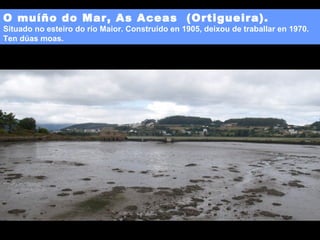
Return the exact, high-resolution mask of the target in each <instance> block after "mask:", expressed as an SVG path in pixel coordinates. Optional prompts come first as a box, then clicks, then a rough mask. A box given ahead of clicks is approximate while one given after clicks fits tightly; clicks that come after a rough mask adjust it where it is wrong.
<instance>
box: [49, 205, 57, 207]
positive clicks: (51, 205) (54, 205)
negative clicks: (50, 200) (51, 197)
mask: <svg viewBox="0 0 320 240" xmlns="http://www.w3.org/2000/svg"><path fill="white" fill-rule="evenodd" d="M56 206H57V205H55V204H51V205H49V207H56Z"/></svg>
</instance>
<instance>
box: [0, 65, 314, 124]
mask: <svg viewBox="0 0 320 240" xmlns="http://www.w3.org/2000/svg"><path fill="white" fill-rule="evenodd" d="M0 109H1V110H3V111H5V112H7V113H9V112H13V113H14V114H15V115H16V117H17V118H18V119H22V118H25V117H33V118H34V119H36V121H37V123H84V122H101V123H119V124H124V123H135V122H141V121H142V120H144V119H147V118H154V119H160V118H163V117H166V116H171V115H186V116H201V117H209V118H211V119H212V120H217V119H219V120H227V119H229V118H243V117H275V118H283V119H285V120H287V122H288V123H289V124H297V125H304V124H309V123H313V122H315V121H319V119H320V71H318V70H10V71H9V70H8V71H7V70H0Z"/></svg>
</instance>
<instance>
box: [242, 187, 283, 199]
mask: <svg viewBox="0 0 320 240" xmlns="http://www.w3.org/2000/svg"><path fill="white" fill-rule="evenodd" d="M242 192H243V193H267V194H268V195H272V196H279V197H282V196H284V195H285V194H284V193H283V192H280V191H278V190H276V189H268V188H267V187H266V186H263V187H259V188H252V189H247V190H244V191H242Z"/></svg>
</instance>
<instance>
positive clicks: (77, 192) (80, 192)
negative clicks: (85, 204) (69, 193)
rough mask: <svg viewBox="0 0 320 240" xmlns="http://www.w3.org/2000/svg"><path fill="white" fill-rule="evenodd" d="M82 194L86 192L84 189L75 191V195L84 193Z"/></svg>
mask: <svg viewBox="0 0 320 240" xmlns="http://www.w3.org/2000/svg"><path fill="white" fill-rule="evenodd" d="M82 194H85V192H84V191H76V192H73V195H82Z"/></svg>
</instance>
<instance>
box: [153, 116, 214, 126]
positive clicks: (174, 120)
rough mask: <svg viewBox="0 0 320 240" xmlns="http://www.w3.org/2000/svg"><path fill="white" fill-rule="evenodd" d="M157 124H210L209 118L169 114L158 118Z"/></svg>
mask: <svg viewBox="0 0 320 240" xmlns="http://www.w3.org/2000/svg"><path fill="white" fill-rule="evenodd" d="M158 123H159V124H179V125H210V124H211V123H212V120H211V119H210V118H202V117H187V116H171V117H166V118H163V119H160V120H159V121H158Z"/></svg>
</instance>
